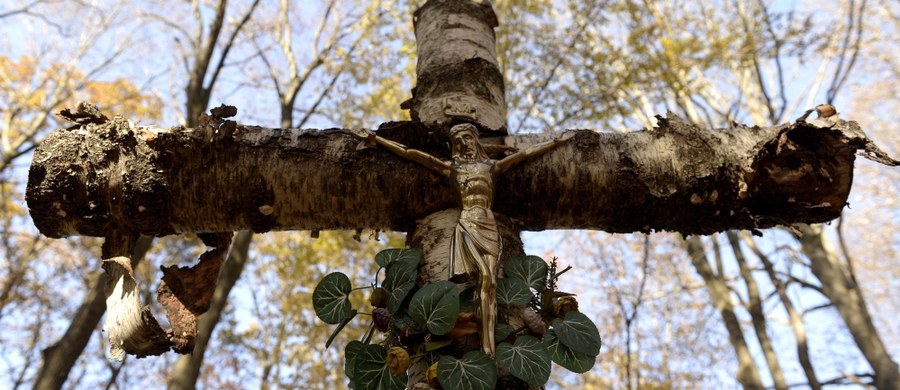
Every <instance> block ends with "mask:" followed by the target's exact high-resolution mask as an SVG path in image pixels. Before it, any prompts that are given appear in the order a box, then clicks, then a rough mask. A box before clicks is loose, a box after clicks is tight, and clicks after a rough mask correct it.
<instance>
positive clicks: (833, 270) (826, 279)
mask: <svg viewBox="0 0 900 390" xmlns="http://www.w3.org/2000/svg"><path fill="white" fill-rule="evenodd" d="M795 227H796V228H797V229H799V230H800V232H801V233H802V236H801V237H800V245H801V249H802V251H803V253H804V254H805V255H806V257H808V258H809V261H810V268H811V269H812V272H813V274H814V275H816V278H818V279H819V282H821V283H822V292H823V293H824V294H825V295H826V296H827V297H828V299H829V300H830V301H831V303H833V304H834V307H835V309H837V312H838V314H840V316H841V318H842V319H843V320H844V323H845V324H846V325H847V329H848V330H849V331H850V335H852V336H853V340H854V341H855V342H856V345H857V346H858V347H859V350H860V351H861V352H862V354H863V356H865V358H866V360H867V361H868V362H869V365H871V366H872V370H873V371H874V372H875V387H876V388H878V389H897V388H900V371H898V366H897V362H895V361H894V360H893V359H892V358H891V355H890V354H889V353H888V351H887V348H885V347H884V343H883V342H882V341H881V337H880V336H879V335H878V330H877V329H876V328H875V324H874V323H873V322H872V317H871V316H870V315H869V309H868V308H867V307H866V301H865V298H864V297H863V295H862V291H860V289H859V287H858V286H857V285H856V283H854V282H852V281H851V280H850V278H849V277H848V276H847V273H845V272H844V269H843V267H842V266H841V264H840V259H839V258H838V256H837V254H836V253H835V251H834V248H832V246H831V244H830V243H829V242H828V241H827V239H826V238H825V235H824V234H823V232H822V227H821V226H812V225H795Z"/></svg>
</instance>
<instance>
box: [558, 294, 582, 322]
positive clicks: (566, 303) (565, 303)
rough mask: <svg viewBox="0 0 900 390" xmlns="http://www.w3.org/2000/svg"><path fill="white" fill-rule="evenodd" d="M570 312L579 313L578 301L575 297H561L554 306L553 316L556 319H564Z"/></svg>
mask: <svg viewBox="0 0 900 390" xmlns="http://www.w3.org/2000/svg"><path fill="white" fill-rule="evenodd" d="M570 311H578V301H576V300H575V297H574V296H565V297H561V298H559V299H557V300H556V302H555V303H554V304H553V315H555V316H556V317H559V318H564V317H565V316H566V313H568V312H570Z"/></svg>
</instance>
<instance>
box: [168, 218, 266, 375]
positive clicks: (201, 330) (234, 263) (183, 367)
mask: <svg viewBox="0 0 900 390" xmlns="http://www.w3.org/2000/svg"><path fill="white" fill-rule="evenodd" d="M252 240H253V233H252V232H250V231H247V230H244V231H240V232H238V234H237V235H235V238H234V244H233V245H232V247H231V251H230V252H229V253H228V260H227V261H226V262H225V265H224V267H223V269H222V273H221V274H220V275H219V279H218V281H217V282H216V291H215V292H214V293H213V297H212V304H211V305H210V307H209V310H208V311H207V312H206V313H204V314H203V315H202V316H200V321H199V323H198V326H197V328H198V329H197V338H196V340H195V341H194V351H193V352H192V353H191V354H189V355H183V356H181V357H179V358H178V361H177V362H176V363H175V367H174V368H173V369H172V373H171V376H170V377H169V381H168V382H169V383H168V385H169V389H173V390H182V389H193V388H195V387H196V383H197V378H198V377H199V376H200V367H201V366H202V365H203V355H204V354H205V353H206V347H207V346H208V345H209V341H210V339H211V338H212V334H213V331H214V330H215V327H216V324H218V323H219V319H220V318H221V317H222V312H223V311H224V310H225V305H226V303H228V294H229V293H230V292H231V289H232V288H233V287H234V284H235V283H237V280H238V278H240V276H241V273H242V272H243V270H244V266H245V265H246V264H247V259H248V251H249V250H250V242H251V241H252Z"/></svg>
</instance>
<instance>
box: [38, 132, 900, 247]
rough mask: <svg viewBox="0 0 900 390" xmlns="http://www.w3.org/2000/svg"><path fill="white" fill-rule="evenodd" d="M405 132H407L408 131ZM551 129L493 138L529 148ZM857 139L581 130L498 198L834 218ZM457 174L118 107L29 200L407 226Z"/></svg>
mask: <svg viewBox="0 0 900 390" xmlns="http://www.w3.org/2000/svg"><path fill="white" fill-rule="evenodd" d="M379 133H380V134H383V135H384V136H385V137H386V138H394V139H398V140H400V142H403V143H405V144H406V145H408V146H410V147H414V148H417V149H421V150H425V151H428V152H429V153H431V154H433V155H436V156H438V157H440V158H444V159H449V150H447V146H446V143H447V141H446V140H447V129H446V128H437V129H429V128H427V127H424V126H422V125H421V124H418V123H414V122H412V123H399V124H398V123H391V124H388V125H386V126H385V129H384V130H381V131H379ZM401 133H405V134H403V135H400V136H396V135H397V134H401ZM546 139H547V136H521V135H520V136H509V137H503V138H499V139H495V140H487V141H486V142H493V143H500V144H503V145H507V146H514V147H519V148H521V147H524V146H526V145H529V144H533V143H535V142H540V141H543V140H546ZM858 150H862V151H865V152H866V153H867V157H874V158H875V159H877V160H880V161H881V162H883V163H888V164H892V165H896V164H900V163H898V162H897V161H896V160H892V159H890V158H888V157H886V156H885V155H884V154H883V153H881V152H880V151H879V150H878V149H877V148H875V147H874V145H873V144H872V143H871V141H870V140H869V139H868V138H866V137H865V135H864V134H863V133H862V131H861V130H860V129H859V126H858V125H857V124H856V123H855V122H846V121H838V122H836V123H832V124H830V125H821V124H813V123H806V122H798V123H794V124H789V125H781V126H775V127H768V128H759V127H745V126H735V127H733V128H730V129H717V130H702V129H699V128H697V127H696V126H693V125H690V124H687V123H684V122H682V121H681V120H679V119H678V118H677V117H674V116H672V115H670V116H669V117H668V118H660V121H659V127H657V128H653V129H650V130H645V131H637V132H632V133H624V134H623V133H597V132H594V131H589V130H578V131H576V134H575V137H574V138H573V139H571V140H569V141H568V142H566V143H565V144H563V145H561V146H559V147H557V148H555V149H554V150H552V151H550V152H549V153H547V154H546V155H544V156H541V157H540V158H538V159H535V160H532V161H529V162H526V163H523V164H521V165H520V166H517V167H515V168H513V169H512V170H510V171H509V172H507V173H505V174H504V176H502V177H501V178H500V179H499V180H498V182H497V193H496V198H495V202H494V205H495V206H494V209H495V211H496V212H497V213H498V214H502V215H505V216H507V217H509V218H511V219H512V221H513V224H514V225H515V229H517V230H518V229H522V230H544V229H554V228H568V229H598V230H605V231H608V232H621V233H625V232H634V231H642V232H648V231H653V230H656V231H659V230H669V231H680V232H682V233H685V234H708V233H713V232H718V231H724V230H727V229H757V228H766V227H771V226H775V225H785V224H791V223H796V222H807V223H817V222H825V221H828V220H831V219H834V218H836V217H838V216H839V215H840V211H841V209H842V208H843V207H844V206H845V204H846V200H847V196H848V194H849V191H850V186H851V181H852V177H853V162H854V159H855V153H856V152H857V151H858ZM457 196H458V194H456V192H455V190H454V189H453V188H452V186H451V185H450V183H449V182H448V181H446V180H444V179H443V178H441V177H439V176H437V175H435V174H433V173H432V172H431V171H429V170H427V169H426V168H423V167H421V166H419V165H417V164H415V163H412V162H408V161H405V160H402V159H400V158H398V157H396V156H394V155H392V154H391V153H390V152H388V151H385V150H383V149H381V148H369V147H366V146H365V143H363V142H361V141H360V140H359V138H357V137H356V136H355V135H353V134H351V133H350V132H349V131H346V130H340V129H330V130H323V131H317V130H284V129H269V128H261V127H254V126H244V125H239V124H236V123H234V122H231V121H221V120H219V121H216V120H207V121H204V122H203V123H202V124H201V127H199V128H197V129H184V128H173V129H161V128H156V127H137V126H135V125H134V124H132V123H131V122H129V121H127V120H125V119H123V118H121V117H116V118H114V119H113V120H110V121H106V122H102V123H86V124H79V125H76V126H73V127H71V128H69V129H64V130H59V131H56V132H54V133H53V134H51V135H50V136H49V137H48V138H47V139H46V140H45V141H44V142H43V143H42V144H41V146H40V147H39V148H38V149H37V150H36V152H35V154H34V160H33V162H32V166H31V171H30V173H29V183H28V189H27V200H28V205H29V209H30V212H31V214H32V217H33V219H34V222H35V225H36V226H37V227H38V228H39V229H40V230H41V232H42V233H43V234H45V235H47V236H50V237H63V236H70V235H91V236H103V235H105V233H106V232H107V231H109V230H110V229H112V228H113V227H117V228H123V229H126V230H128V231H133V232H137V233H142V234H146V235H153V236H162V235H167V234H173V233H180V232H230V231H236V230H242V229H251V230H253V231H256V232H264V231H268V230H289V229H302V230H328V229H354V228H373V229H382V230H397V231H409V230H410V229H411V228H413V226H414V224H415V221H416V220H417V219H419V218H422V217H423V216H426V215H430V214H432V213H434V212H437V211H440V210H445V209H449V208H453V207H456V205H457V202H458V201H457V199H456V197H457Z"/></svg>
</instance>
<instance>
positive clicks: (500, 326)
mask: <svg viewBox="0 0 900 390" xmlns="http://www.w3.org/2000/svg"><path fill="white" fill-rule="evenodd" d="M513 331H515V329H513V327H512V326H510V325H509V324H506V323H502V322H499V321H498V322H497V325H496V326H494V340H497V341H503V340H506V338H507V337H509V335H511V334H512V333H513Z"/></svg>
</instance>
